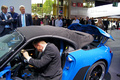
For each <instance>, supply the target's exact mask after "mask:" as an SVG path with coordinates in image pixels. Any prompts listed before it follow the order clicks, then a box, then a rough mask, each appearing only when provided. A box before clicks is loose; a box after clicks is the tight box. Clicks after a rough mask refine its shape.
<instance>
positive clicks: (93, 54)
mask: <svg viewBox="0 0 120 80" xmlns="http://www.w3.org/2000/svg"><path fill="white" fill-rule="evenodd" d="M68 57H70V58H71V59H72V61H71V62H70V61H68V60H66V63H65V66H64V69H63V77H62V80H73V79H74V77H75V75H76V74H77V72H78V71H79V70H80V69H81V68H83V67H85V66H90V67H91V66H92V65H93V64H94V63H95V62H97V61H99V60H102V59H103V60H106V61H107V65H108V66H107V68H106V72H108V69H109V66H110V63H111V59H112V53H110V48H109V47H107V46H101V47H99V48H96V49H92V50H86V51H85V50H82V49H80V50H77V51H74V52H71V53H69V56H68ZM68 67H69V68H68ZM81 74H82V73H81ZM86 74H87V72H86ZM84 79H85V76H84Z"/></svg>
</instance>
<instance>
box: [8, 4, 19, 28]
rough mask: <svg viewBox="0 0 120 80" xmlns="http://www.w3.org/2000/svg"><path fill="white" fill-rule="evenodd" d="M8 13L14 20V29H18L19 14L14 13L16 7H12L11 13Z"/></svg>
mask: <svg viewBox="0 0 120 80" xmlns="http://www.w3.org/2000/svg"><path fill="white" fill-rule="evenodd" d="M8 13H9V14H11V16H12V18H13V19H14V22H13V29H15V28H17V16H18V13H16V12H14V6H10V12H8Z"/></svg>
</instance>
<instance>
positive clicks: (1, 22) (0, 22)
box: [0, 14, 5, 25]
mask: <svg viewBox="0 0 120 80" xmlns="http://www.w3.org/2000/svg"><path fill="white" fill-rule="evenodd" d="M0 25H5V20H4V19H2V16H1V14H0Z"/></svg>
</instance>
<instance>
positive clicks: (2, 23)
mask: <svg viewBox="0 0 120 80" xmlns="http://www.w3.org/2000/svg"><path fill="white" fill-rule="evenodd" d="M7 10H8V7H7V6H5V5H3V6H2V7H1V11H2V12H1V13H0V37H2V36H4V35H6V34H9V33H11V32H12V31H13V22H14V20H13V19H12V17H11V15H10V14H9V13H8V12H7Z"/></svg>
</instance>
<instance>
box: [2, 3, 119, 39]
mask: <svg viewBox="0 0 120 80" xmlns="http://www.w3.org/2000/svg"><path fill="white" fill-rule="evenodd" d="M19 10H20V12H21V13H20V14H18V13H16V12H14V6H10V12H8V7H7V6H5V5H3V6H2V7H1V11H2V12H1V13H0V37H1V36H3V35H5V34H9V33H11V32H12V31H14V30H15V29H16V28H17V27H24V26H30V25H39V26H40V25H41V24H43V25H51V26H56V27H65V28H67V27H68V26H69V25H70V24H72V23H80V24H83V25H86V24H91V25H96V26H98V27H99V28H101V29H103V30H105V31H106V32H107V30H108V25H109V24H110V23H109V22H110V21H108V20H106V21H103V20H102V19H101V18H99V19H98V22H97V23H95V20H94V19H93V18H89V17H88V16H87V17H86V19H84V18H82V17H80V18H78V17H77V16H75V17H74V18H66V17H65V18H63V16H60V15H59V16H58V17H57V18H56V16H54V17H51V18H48V16H45V17H44V18H39V16H38V15H35V16H34V17H32V16H31V14H28V13H26V12H25V6H24V5H21V6H19ZM116 24H117V29H118V28H119V22H116Z"/></svg>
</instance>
